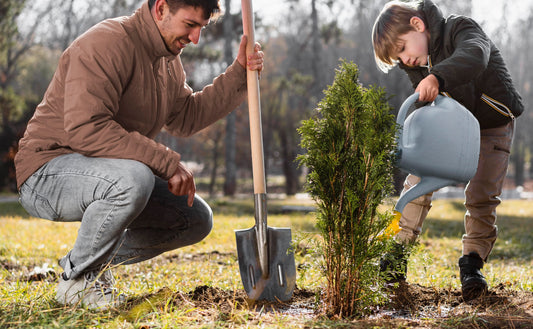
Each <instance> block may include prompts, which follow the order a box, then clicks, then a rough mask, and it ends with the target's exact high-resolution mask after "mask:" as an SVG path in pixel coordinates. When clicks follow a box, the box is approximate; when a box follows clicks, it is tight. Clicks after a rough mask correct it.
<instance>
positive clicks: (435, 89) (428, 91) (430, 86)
mask: <svg viewBox="0 0 533 329" xmlns="http://www.w3.org/2000/svg"><path fill="white" fill-rule="evenodd" d="M415 92H419V93H420V96H418V100H419V101H421V102H433V101H434V100H435V98H437V95H438V94H439V80H438V79H437V77H436V76H435V75H433V74H430V75H428V76H427V77H425V78H424V79H422V81H420V83H418V86H417V87H416V90H415Z"/></svg>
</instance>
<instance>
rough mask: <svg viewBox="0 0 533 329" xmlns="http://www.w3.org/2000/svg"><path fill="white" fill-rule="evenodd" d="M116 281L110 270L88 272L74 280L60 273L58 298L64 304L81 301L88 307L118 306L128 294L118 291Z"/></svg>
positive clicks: (101, 308)
mask: <svg viewBox="0 0 533 329" xmlns="http://www.w3.org/2000/svg"><path fill="white" fill-rule="evenodd" d="M114 283H115V279H114V278H113V274H112V273H111V271H110V270H106V271H104V272H96V271H95V272H87V273H84V274H83V275H82V276H80V277H79V278H76V279H73V280H65V279H63V276H62V275H60V276H59V284H58V285H57V294H56V300H57V301H58V302H59V303H61V304H63V305H75V304H78V303H81V304H82V305H83V306H85V307H87V308H88V309H100V310H105V309H108V308H109V307H116V306H118V305H120V304H122V303H123V302H124V301H125V300H126V296H125V295H124V294H119V293H118V292H117V290H116V289H115V288H114V287H113V285H114Z"/></svg>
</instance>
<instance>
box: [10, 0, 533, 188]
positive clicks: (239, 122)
mask: <svg viewBox="0 0 533 329" xmlns="http://www.w3.org/2000/svg"><path fill="white" fill-rule="evenodd" d="M143 2H144V1H139V0H109V1H101V0H64V1H52V0H34V1H23V0H1V2H0V110H1V117H0V191H2V192H3V193H10V192H15V191H16V183H15V172H14V166H13V157H14V155H15V154H16V151H17V143H18V140H19V139H20V137H22V135H23V133H24V130H25V128H26V123H27V121H28V119H29V118H30V117H31V116H32V114H33V112H34V110H35V107H36V106H37V104H38V103H39V102H40V101H41V99H42V96H43V94H44V92H45V90H46V88H47V86H48V84H49V82H50V80H51V78H52V75H53V73H54V71H55V69H56V65H57V62H58V59H59V56H60V55H61V53H62V51H63V50H65V49H66V47H68V45H69V44H70V43H71V42H72V41H73V40H74V39H75V38H76V37H77V36H79V35H80V34H82V33H83V32H85V31H86V30H87V29H88V28H90V27H91V26H92V25H94V24H96V23H98V22H99V21H101V20H103V19H106V18H110V17H116V16H122V15H130V14H131V13H133V12H134V10H135V9H137V8H138V7H140V5H141V4H142V3H143ZM220 2H221V6H222V7H223V10H224V15H223V16H222V17H221V18H219V19H218V20H217V21H216V22H214V23H212V24H210V25H209V26H208V27H207V28H206V29H205V31H204V32H203V34H202V39H201V40H200V43H199V45H197V46H192V45H191V46H188V47H187V48H186V49H185V51H184V52H183V54H182V61H183V63H184V65H185V69H186V72H187V76H188V83H189V84H190V86H191V87H192V88H193V89H195V90H200V89H201V88H202V87H203V86H205V85H206V84H208V83H210V82H211V81H212V79H213V78H214V77H215V76H217V75H218V74H220V73H221V72H223V71H224V70H225V68H226V67H227V65H228V64H230V63H231V62H233V60H234V58H235V56H236V52H237V47H238V42H239V40H240V36H241V34H242V23H241V15H240V6H241V4H240V1H238V0H220ZM434 2H435V3H436V4H437V5H438V6H439V7H440V8H441V10H442V11H443V13H444V14H445V16H446V15H448V14H452V13H457V14H462V15H467V16H471V17H473V18H475V19H476V20H477V21H478V23H480V24H481V25H482V26H483V27H484V29H485V31H486V32H487V34H488V35H489V37H490V38H491V39H492V40H493V41H494V42H495V43H496V45H497V46H498V47H499V48H500V50H501V52H502V54H503V56H504V59H505V61H506V63H507V66H508V68H509V70H510V71H511V75H512V78H513V81H514V83H515V85H516V87H517V89H518V91H519V92H520V93H521V95H522V98H523V101H524V105H525V108H526V112H525V113H524V114H523V115H522V116H521V117H520V118H519V119H518V120H517V128H516V134H515V140H514V145H513V150H512V155H511V156H512V158H511V164H510V167H509V172H508V177H507V181H506V188H507V189H509V190H515V189H516V188H517V187H518V189H519V190H520V191H521V190H524V191H530V190H533V184H532V183H531V181H532V178H533V167H532V166H531V155H532V148H533V143H532V139H533V129H531V128H530V127H531V126H532V115H533V114H532V112H531V111H530V110H529V109H530V107H531V102H532V93H533V90H532V88H531V87H532V83H533V70H531V68H532V63H531V61H530V60H529V59H530V58H531V50H532V46H533V33H530V31H531V30H532V29H533V3H532V2H531V1H530V0H518V1H517V0H512V1H511V0H499V1H487V0H465V1H453V0H434ZM385 3H386V1H384V0H377V1H366V0H336V1H332V0H254V2H253V6H254V11H255V19H256V39H257V41H259V42H260V43H261V44H262V47H263V51H264V52H265V55H266V58H265V69H264V72H263V73H262V78H261V81H260V84H261V107H262V122H263V136H264V150H265V162H266V163H265V164H266V172H267V184H268V188H267V191H268V192H269V193H280V194H286V195H294V194H297V193H301V192H303V191H304V186H303V185H304V183H305V175H306V172H305V168H302V167H299V166H298V163H297V162H296V161H295V158H296V157H297V156H298V154H301V153H302V152H303V150H302V149H301V148H300V141H299V134H298V132H297V128H298V127H300V125H301V121H302V120H304V119H307V118H309V117H310V116H311V115H313V114H314V113H315V110H316V107H317V104H318V102H319V101H320V100H321V99H322V97H323V90H324V89H325V88H327V86H328V85H329V84H331V83H332V81H333V78H334V75H335V69H336V68H337V67H338V65H339V60H340V59H345V60H347V61H353V62H354V63H356V64H357V65H358V67H359V71H360V72H359V73H360V75H359V80H360V82H361V83H362V84H363V85H364V86H369V85H378V86H381V87H383V88H384V89H385V90H386V92H387V93H388V95H389V96H390V104H391V106H392V107H393V109H394V111H395V113H396V111H397V109H398V108H399V106H400V105H401V103H402V102H403V100H405V98H407V97H408V96H409V95H410V94H411V93H412V92H413V89H412V87H411V83H410V82H409V80H408V79H407V76H406V75H405V73H403V72H401V71H400V70H399V69H397V68H396V69H393V70H392V71H391V72H389V73H388V74H384V73H382V72H381V71H379V70H378V69H377V67H376V64H375V61H374V56H373V51H372V44H371V30H372V25H373V23H374V19H375V18H376V16H377V15H378V13H379V11H380V10H381V9H382V8H383V5H384V4H385ZM158 141H160V142H162V143H164V144H166V145H167V146H169V147H170V148H172V149H174V150H175V151H177V152H179V153H181V154H182V159H183V161H184V162H186V164H187V165H188V166H189V168H190V169H191V170H193V172H194V174H195V177H196V184H197V188H198V190H199V192H200V193H205V194H209V195H210V196H218V195H225V196H233V195H236V194H242V193H250V192H251V191H252V181H251V176H252V174H251V154H250V144H249V126H248V109H247V105H246V103H244V104H243V105H242V106H240V107H239V108H237V109H236V110H235V111H234V112H233V113H232V114H230V115H229V116H228V117H227V118H225V119H223V120H220V121H219V122H217V123H216V124H214V125H213V126H211V127H209V128H207V129H205V130H203V131H202V132H200V133H198V134H196V135H195V136H193V137H192V138H187V139H182V138H175V137H173V136H171V135H169V134H167V133H166V132H164V131H163V132H161V134H160V135H159V136H158ZM402 177H403V175H402V174H401V173H398V175H397V186H400V184H401V182H402V179H403V178H402Z"/></svg>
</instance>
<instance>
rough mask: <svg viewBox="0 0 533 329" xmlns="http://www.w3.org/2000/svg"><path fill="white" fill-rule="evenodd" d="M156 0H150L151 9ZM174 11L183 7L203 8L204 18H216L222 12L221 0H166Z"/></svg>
mask: <svg viewBox="0 0 533 329" xmlns="http://www.w3.org/2000/svg"><path fill="white" fill-rule="evenodd" d="M155 1H156V0H149V1H148V6H149V8H150V9H152V7H153V6H154V4H155ZM165 1H166V2H167V4H168V7H169V8H170V11H171V12H172V13H175V12H176V11H178V9H180V8H183V7H194V8H199V7H200V8H202V9H203V10H204V18H205V19H209V18H215V17H216V16H218V14H219V13H220V4H219V3H218V1H219V0H165Z"/></svg>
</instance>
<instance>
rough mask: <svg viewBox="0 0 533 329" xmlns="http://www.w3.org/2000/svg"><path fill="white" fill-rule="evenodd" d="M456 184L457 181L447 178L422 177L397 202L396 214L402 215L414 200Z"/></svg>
mask: <svg viewBox="0 0 533 329" xmlns="http://www.w3.org/2000/svg"><path fill="white" fill-rule="evenodd" d="M456 183H457V182H456V181H453V180H450V179H446V178H439V177H428V176H426V177H422V178H421V180H420V182H419V183H418V184H416V185H415V186H413V187H412V188H410V189H409V190H408V191H407V192H405V193H402V194H401V195H400V198H399V199H398V201H397V202H396V206H395V207H394V210H395V211H396V212H399V213H402V212H403V208H405V206H406V205H407V204H408V203H409V202H411V201H413V200H414V199H416V198H418V197H420V196H422V195H425V194H428V193H431V192H433V191H436V190H438V189H440V188H442V187H445V186H449V185H453V184H456Z"/></svg>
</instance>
